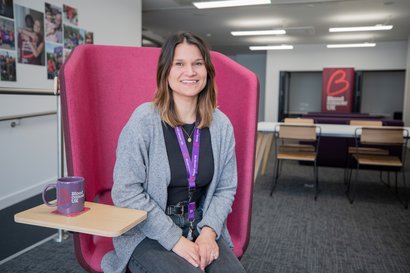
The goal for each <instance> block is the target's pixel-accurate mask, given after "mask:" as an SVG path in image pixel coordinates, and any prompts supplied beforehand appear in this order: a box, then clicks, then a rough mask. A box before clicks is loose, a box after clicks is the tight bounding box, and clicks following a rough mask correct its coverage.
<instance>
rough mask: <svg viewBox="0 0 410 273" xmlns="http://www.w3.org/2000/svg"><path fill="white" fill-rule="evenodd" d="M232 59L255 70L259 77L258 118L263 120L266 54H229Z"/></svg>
mask: <svg viewBox="0 0 410 273" xmlns="http://www.w3.org/2000/svg"><path fill="white" fill-rule="evenodd" d="M229 57H230V58H231V59H233V60H234V61H236V62H238V63H240V64H241V65H243V66H245V67H246V68H248V69H249V70H251V71H253V73H255V74H256V75H257V76H258V78H259V112H258V120H259V121H263V120H264V115H265V105H264V101H265V76H266V71H265V69H266V54H264V53H253V52H252V53H250V54H243V53H241V54H236V55H229Z"/></svg>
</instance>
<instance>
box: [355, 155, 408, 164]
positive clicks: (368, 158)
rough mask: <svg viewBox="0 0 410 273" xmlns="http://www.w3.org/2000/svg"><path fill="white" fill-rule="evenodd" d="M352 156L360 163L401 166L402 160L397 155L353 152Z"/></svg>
mask: <svg viewBox="0 0 410 273" xmlns="http://www.w3.org/2000/svg"><path fill="white" fill-rule="evenodd" d="M354 158H355V159H356V160H357V162H358V163H359V164H360V165H373V166H390V167H401V166H402V162H401V160H400V158H399V157H397V156H389V155H369V154H355V155H354Z"/></svg>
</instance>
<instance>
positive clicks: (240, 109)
mask: <svg viewBox="0 0 410 273" xmlns="http://www.w3.org/2000/svg"><path fill="white" fill-rule="evenodd" d="M159 54H160V49H159V48H142V47H120V46H97V45H82V46H78V47H76V48H75V49H74V50H73V52H72V53H71V55H70V56H69V58H68V60H67V61H66V63H65V64H64V65H63V67H62V69H61V70H60V86H61V105H62V118H63V128H64V136H65V144H66V158H67V172H68V174H69V175H81V176H83V177H85V180H86V186H85V192H86V201H98V202H101V203H107V204H112V200H111V194H110V193H111V187H112V184H113V168H114V163H115V150H116V145H117V141H118V137H119V134H120V132H121V130H122V128H123V126H124V125H125V123H126V122H127V120H128V118H129V117H130V115H131V113H132V112H133V110H134V109H135V108H136V107H137V106H138V105H140V104H141V103H143V102H146V101H151V100H152V98H153V96H154V92H155V86H156V79H155V77H156V64H157V60H158V57H159ZM212 61H213V63H214V65H215V70H216V84H217V88H218V105H219V106H220V109H221V110H222V111H223V112H224V113H225V114H226V115H227V116H228V117H229V118H230V120H231V122H232V124H233V126H234V131H235V139H236V143H237V145H236V154H237V163H238V189H237V194H236V197H235V202H234V204H233V209H232V213H231V214H230V215H229V217H228V229H229V231H230V233H231V236H232V239H233V241H234V245H235V248H234V251H235V254H236V255H237V256H238V257H240V256H242V255H243V253H244V251H245V250H246V247H247V245H248V241H249V235H250V216H251V209H252V191H253V171H254V156H255V142H256V130H257V109H258V97H259V84H258V79H257V77H256V75H255V74H254V73H252V72H251V71H249V70H248V69H246V68H244V67H242V66H241V65H239V64H237V63H236V62H234V61H232V60H231V59H230V58H228V57H226V56H224V55H222V54H220V53H217V52H212ZM74 245H75V250H76V256H77V259H78V261H79V262H80V264H81V265H82V266H83V267H84V268H85V269H86V270H88V271H90V272H101V259H102V257H103V256H104V254H105V253H106V252H107V251H109V250H111V249H112V248H113V245H112V240H111V239H110V238H103V237H98V236H91V235H87V234H75V236H74Z"/></svg>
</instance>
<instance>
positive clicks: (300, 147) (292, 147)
mask: <svg viewBox="0 0 410 273" xmlns="http://www.w3.org/2000/svg"><path fill="white" fill-rule="evenodd" d="M296 151H300V152H314V151H315V146H313V145H309V144H284V145H281V146H280V147H279V152H280V153H282V152H283V153H286V152H296Z"/></svg>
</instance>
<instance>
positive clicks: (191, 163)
mask: <svg viewBox="0 0 410 273" xmlns="http://www.w3.org/2000/svg"><path fill="white" fill-rule="evenodd" d="M175 133H176V135H177V139H178V144H179V148H180V149H181V153H182V157H183V158H184V163H185V168H186V171H187V180H188V193H189V201H188V202H189V203H188V221H190V222H192V221H194V219H195V209H196V205H195V202H191V198H192V193H193V192H194V191H195V189H196V177H197V174H198V161H199V140H200V134H201V133H200V129H199V128H195V129H194V143H193V146H192V157H189V152H188V147H187V145H186V142H185V138H184V134H183V132H182V128H181V126H177V127H175Z"/></svg>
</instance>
